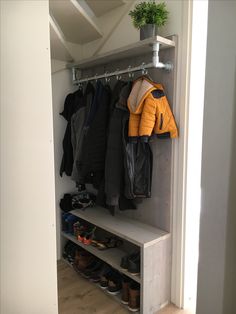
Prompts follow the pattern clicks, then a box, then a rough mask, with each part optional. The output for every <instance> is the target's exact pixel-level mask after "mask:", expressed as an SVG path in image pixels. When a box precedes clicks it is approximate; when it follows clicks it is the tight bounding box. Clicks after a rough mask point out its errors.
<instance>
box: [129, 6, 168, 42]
mask: <svg viewBox="0 0 236 314" xmlns="http://www.w3.org/2000/svg"><path fill="white" fill-rule="evenodd" d="M168 14H169V12H168V10H167V8H166V4H165V2H162V3H155V1H150V2H146V1H144V2H141V3H139V4H137V5H136V6H135V8H134V10H132V11H130V12H129V15H130V16H131V19H132V21H133V25H134V27H135V28H138V29H140V40H143V39H145V38H148V37H153V36H156V35H157V31H158V27H161V26H163V25H165V24H166V21H167V19H168Z"/></svg>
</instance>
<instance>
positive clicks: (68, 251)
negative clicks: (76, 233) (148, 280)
mask: <svg viewBox="0 0 236 314" xmlns="http://www.w3.org/2000/svg"><path fill="white" fill-rule="evenodd" d="M76 253H77V245H76V244H75V243H73V242H71V241H68V242H67V243H66V245H65V247H64V250H63V254H62V256H63V258H64V259H65V260H67V261H68V262H69V263H70V264H73V263H74V261H75V258H76Z"/></svg>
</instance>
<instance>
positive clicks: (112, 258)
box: [61, 232, 140, 283]
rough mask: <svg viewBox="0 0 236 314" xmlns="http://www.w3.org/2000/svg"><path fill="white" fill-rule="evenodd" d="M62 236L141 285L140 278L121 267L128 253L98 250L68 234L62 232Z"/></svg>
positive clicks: (114, 250)
mask: <svg viewBox="0 0 236 314" xmlns="http://www.w3.org/2000/svg"><path fill="white" fill-rule="evenodd" d="M61 235H62V236H63V237H64V238H66V239H68V240H70V241H72V242H74V243H75V244H77V245H79V246H80V247H82V248H83V249H85V250H86V251H88V252H90V253H91V254H93V255H95V256H97V257H98V258H99V259H101V260H103V261H104V262H106V263H107V264H109V265H110V266H111V267H113V268H115V269H117V270H118V271H119V272H121V273H123V274H124V275H126V276H128V277H130V278H131V279H133V280H134V281H136V282H138V283H140V276H136V275H132V274H131V273H129V272H128V271H127V270H125V269H123V268H121V267H120V261H121V258H122V257H123V256H125V255H127V252H124V251H122V250H120V249H118V248H114V249H108V250H104V251H101V250H98V249H97V248H95V247H93V246H92V245H85V244H83V243H81V242H79V241H77V240H76V238H75V237H74V236H72V235H70V234H68V233H65V232H61Z"/></svg>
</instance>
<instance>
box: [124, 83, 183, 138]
mask: <svg viewBox="0 0 236 314" xmlns="http://www.w3.org/2000/svg"><path fill="white" fill-rule="evenodd" d="M128 108H129V111H130V118H129V137H137V136H140V137H142V138H143V140H148V138H149V137H150V136H151V135H152V134H153V133H154V134H157V135H158V137H166V136H168V137H171V138H176V137H178V129H177V126H176V123H175V118H174V116H173V114H172V111H171V109H170V106H169V103H168V101H167V98H166V96H165V94H164V89H163V87H162V85H161V84H156V83H154V82H152V81H151V80H149V79H147V78H146V77H141V78H139V79H137V80H136V81H134V83H133V87H132V90H131V93H130V95H129V98H128Z"/></svg>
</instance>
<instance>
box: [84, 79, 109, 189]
mask: <svg viewBox="0 0 236 314" xmlns="http://www.w3.org/2000/svg"><path fill="white" fill-rule="evenodd" d="M110 99H111V90H110V87H109V86H108V85H106V86H104V85H103V84H102V83H101V82H100V81H98V82H97V86H96V92H95V96H94V100H93V103H92V105H91V110H90V113H89V115H88V116H87V118H86V121H85V127H84V138H83V143H82V154H81V159H80V163H79V171H80V173H81V176H82V178H83V181H84V182H83V183H92V184H93V186H94V187H95V188H99V187H100V184H101V182H102V180H103V179H104V169H105V156H106V145H107V126H108V119H109V104H110Z"/></svg>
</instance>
